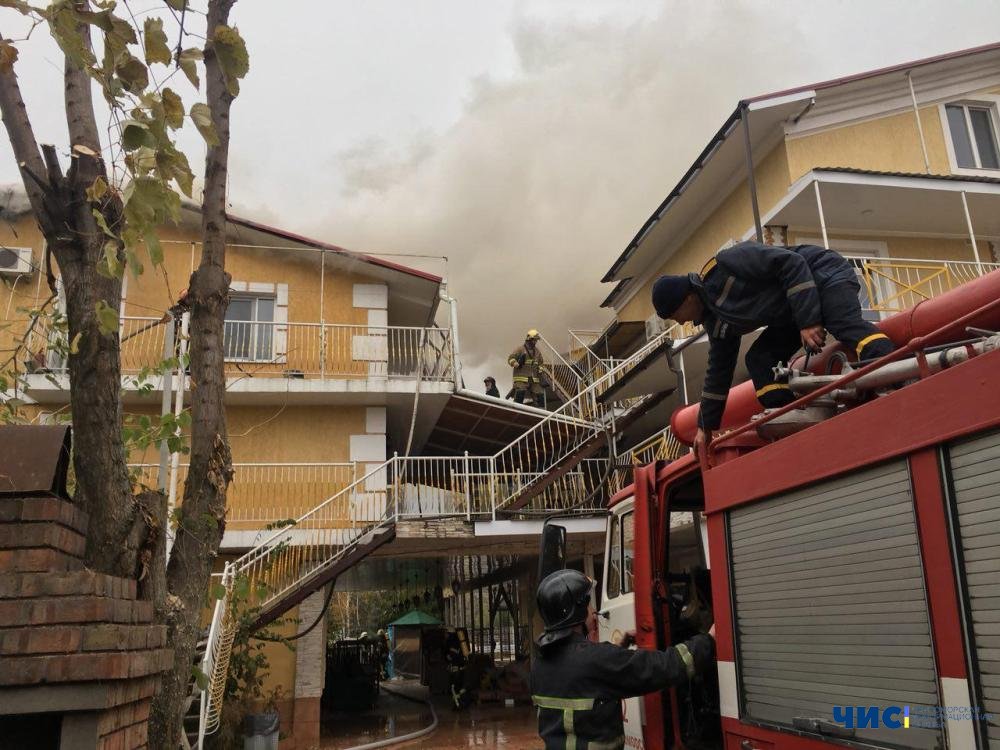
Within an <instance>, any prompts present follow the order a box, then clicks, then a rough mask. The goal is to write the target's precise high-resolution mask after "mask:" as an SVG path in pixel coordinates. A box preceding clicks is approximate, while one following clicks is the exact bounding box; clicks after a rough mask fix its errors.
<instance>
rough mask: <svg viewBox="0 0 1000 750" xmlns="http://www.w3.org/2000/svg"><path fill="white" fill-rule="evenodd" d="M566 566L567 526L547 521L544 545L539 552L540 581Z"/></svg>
mask: <svg viewBox="0 0 1000 750" xmlns="http://www.w3.org/2000/svg"><path fill="white" fill-rule="evenodd" d="M565 567H566V527H565V526H560V525H559V524H557V523H550V522H549V521H546V522H545V525H544V526H542V547H541V549H540V550H539V553H538V581H539V583H541V582H542V581H544V580H545V576H547V575H549V574H550V573H555V572H556V571H558V570H563V569H564V568H565Z"/></svg>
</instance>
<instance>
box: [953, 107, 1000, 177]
mask: <svg viewBox="0 0 1000 750" xmlns="http://www.w3.org/2000/svg"><path fill="white" fill-rule="evenodd" d="M945 114H946V115H947V118H948V130H949V131H950V132H951V144H952V147H953V148H954V150H955V162H956V164H957V165H958V166H959V167H961V168H962V169H1000V149H998V148H997V127H996V120H995V117H994V108H993V106H992V105H989V104H982V103H970V104H948V105H946V106H945Z"/></svg>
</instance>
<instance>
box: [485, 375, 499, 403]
mask: <svg viewBox="0 0 1000 750" xmlns="http://www.w3.org/2000/svg"><path fill="white" fill-rule="evenodd" d="M483 385H485V386H486V395H487V396H493V398H500V391H499V389H498V388H497V381H496V380H494V379H493V376H492V375H487V376H486V377H485V378H483Z"/></svg>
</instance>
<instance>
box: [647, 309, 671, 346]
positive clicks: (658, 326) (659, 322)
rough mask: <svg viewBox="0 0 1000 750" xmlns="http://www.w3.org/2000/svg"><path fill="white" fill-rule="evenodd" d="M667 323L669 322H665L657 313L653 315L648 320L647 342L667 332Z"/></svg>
mask: <svg viewBox="0 0 1000 750" xmlns="http://www.w3.org/2000/svg"><path fill="white" fill-rule="evenodd" d="M667 323H668V321H666V320H664V319H663V318H661V317H660V316H659V315H657V314H656V313H653V314H652V315H650V316H649V317H648V318H646V341H652V340H653V339H655V338H656V337H657V336H659V335H660V334H661V333H663V332H664V331H665V330H667V328H668V325H667Z"/></svg>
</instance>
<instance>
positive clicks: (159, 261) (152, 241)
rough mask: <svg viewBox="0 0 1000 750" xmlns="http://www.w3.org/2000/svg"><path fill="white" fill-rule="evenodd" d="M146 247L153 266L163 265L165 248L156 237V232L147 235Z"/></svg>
mask: <svg viewBox="0 0 1000 750" xmlns="http://www.w3.org/2000/svg"><path fill="white" fill-rule="evenodd" d="M146 247H147V249H148V250H149V259H150V261H152V263H153V265H154V266H160V265H163V246H162V245H161V244H160V238H159V237H157V236H156V232H147V233H146Z"/></svg>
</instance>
